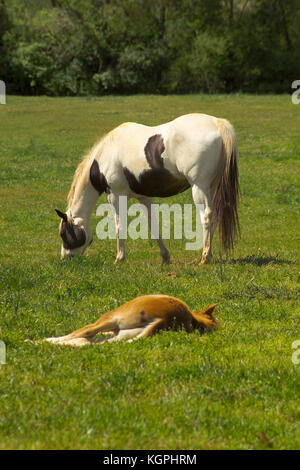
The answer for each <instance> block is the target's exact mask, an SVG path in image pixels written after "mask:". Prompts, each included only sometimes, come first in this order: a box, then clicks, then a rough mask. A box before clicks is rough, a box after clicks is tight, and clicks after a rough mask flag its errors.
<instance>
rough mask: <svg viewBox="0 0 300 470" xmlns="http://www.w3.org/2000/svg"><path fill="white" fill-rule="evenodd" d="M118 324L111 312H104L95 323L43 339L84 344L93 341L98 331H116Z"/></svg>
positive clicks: (50, 341) (61, 342)
mask: <svg viewBox="0 0 300 470" xmlns="http://www.w3.org/2000/svg"><path fill="white" fill-rule="evenodd" d="M117 330H118V324H117V321H116V319H115V317H114V315H113V314H112V313H105V314H104V315H102V317H100V318H99V320H97V321H96V322H95V323H92V324H91V325H87V326H84V327H83V328H79V330H75V331H73V332H72V333H70V334H68V335H65V336H59V337H57V338H46V340H45V341H48V342H49V343H55V344H67V345H70V346H84V345H85V344H90V343H92V342H93V338H94V336H96V334H97V333H100V332H102V331H103V332H107V331H117Z"/></svg>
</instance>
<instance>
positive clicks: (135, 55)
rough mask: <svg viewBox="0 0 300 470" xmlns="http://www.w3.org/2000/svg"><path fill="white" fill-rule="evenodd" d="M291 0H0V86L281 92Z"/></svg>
mask: <svg viewBox="0 0 300 470" xmlns="http://www.w3.org/2000/svg"><path fill="white" fill-rule="evenodd" d="M299 45H300V9H299V0H248V1H247V0H26V1H20V0H0V58H1V65H0V79H1V80H4V81H5V82H6V85H7V90H8V92H9V93H20V94H33V95H35V94H48V95H101V94H109V93H111V94H112V93H114V94H117V93H118V94H120V93H124V94H125V93H126V94H130V93H195V92H205V93H231V92H250V93H282V92H290V91H291V89H290V87H291V82H292V81H293V80H295V79H297V78H298V79H300V47H299Z"/></svg>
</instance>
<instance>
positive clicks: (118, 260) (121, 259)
mask: <svg viewBox="0 0 300 470" xmlns="http://www.w3.org/2000/svg"><path fill="white" fill-rule="evenodd" d="M122 261H125V256H124V258H116V259H115V261H114V264H117V263H121V262H122Z"/></svg>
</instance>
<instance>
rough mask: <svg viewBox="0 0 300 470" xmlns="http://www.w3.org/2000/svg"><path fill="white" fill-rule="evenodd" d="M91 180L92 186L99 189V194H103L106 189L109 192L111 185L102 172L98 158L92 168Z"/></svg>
mask: <svg viewBox="0 0 300 470" xmlns="http://www.w3.org/2000/svg"><path fill="white" fill-rule="evenodd" d="M90 181H91V183H92V186H93V187H94V188H95V189H96V191H98V193H99V195H100V194H102V193H103V192H104V191H105V192H106V193H107V194H109V193H110V187H109V185H108V184H107V181H106V178H105V176H104V174H103V173H101V171H100V169H99V164H98V162H97V160H94V161H93V163H92V165H91V168H90Z"/></svg>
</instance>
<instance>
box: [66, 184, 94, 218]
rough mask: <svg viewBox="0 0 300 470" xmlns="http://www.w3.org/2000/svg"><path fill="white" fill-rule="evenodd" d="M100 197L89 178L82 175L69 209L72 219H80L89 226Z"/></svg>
mask: <svg viewBox="0 0 300 470" xmlns="http://www.w3.org/2000/svg"><path fill="white" fill-rule="evenodd" d="M98 197H99V193H98V191H96V190H95V189H94V188H93V186H92V184H91V182H90V180H89V177H86V175H82V177H81V178H79V180H78V182H77V184H76V187H75V191H74V196H73V200H72V203H71V205H70V207H69V210H70V212H71V214H72V217H73V218H77V217H79V218H81V219H83V221H84V223H85V224H89V223H90V219H91V214H92V211H93V208H94V206H95V204H96V202H97V199H98Z"/></svg>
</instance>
